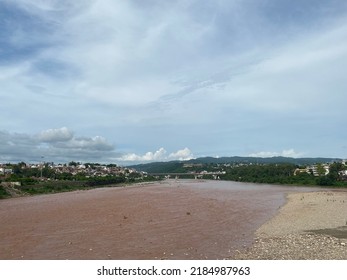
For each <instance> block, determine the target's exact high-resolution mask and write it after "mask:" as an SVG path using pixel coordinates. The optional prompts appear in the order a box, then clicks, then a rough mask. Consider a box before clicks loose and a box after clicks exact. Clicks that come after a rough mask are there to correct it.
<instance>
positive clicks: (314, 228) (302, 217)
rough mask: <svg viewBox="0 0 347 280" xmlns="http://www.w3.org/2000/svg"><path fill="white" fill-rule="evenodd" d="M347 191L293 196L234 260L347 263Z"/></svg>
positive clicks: (290, 195)
mask: <svg viewBox="0 0 347 280" xmlns="http://www.w3.org/2000/svg"><path fill="white" fill-rule="evenodd" d="M346 244H347V191H343V190H326V191H323V190H322V191H316V192H308V193H290V194H288V195H287V202H286V203H285V204H284V205H283V206H282V207H281V208H280V209H279V210H278V213H277V214H276V215H275V216H274V217H273V218H272V219H270V220H269V221H268V222H266V223H265V224H263V225H262V226H261V227H260V228H258V229H257V230H256V232H255V238H254V242H253V245H252V246H251V247H250V248H248V249H246V250H244V251H238V252H237V254H236V255H235V256H234V259H253V260H254V259H263V260H347V245H346Z"/></svg>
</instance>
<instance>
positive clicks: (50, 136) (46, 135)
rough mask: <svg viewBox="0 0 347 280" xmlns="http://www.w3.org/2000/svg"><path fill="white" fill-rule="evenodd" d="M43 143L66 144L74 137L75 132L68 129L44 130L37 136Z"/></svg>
mask: <svg viewBox="0 0 347 280" xmlns="http://www.w3.org/2000/svg"><path fill="white" fill-rule="evenodd" d="M37 137H38V139H39V140H40V141H42V142H65V141H69V140H71V139H72V137H73V132H72V131H71V130H69V129H68V128H66V127H62V128H55V129H48V130H44V131H42V132H40V133H39V135H38V136H37Z"/></svg>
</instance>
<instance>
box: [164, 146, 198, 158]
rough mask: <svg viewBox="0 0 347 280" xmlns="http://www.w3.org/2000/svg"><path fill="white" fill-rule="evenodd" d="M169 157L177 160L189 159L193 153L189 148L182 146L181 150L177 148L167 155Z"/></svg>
mask: <svg viewBox="0 0 347 280" xmlns="http://www.w3.org/2000/svg"><path fill="white" fill-rule="evenodd" d="M169 158H170V159H177V160H190V159H192V158H193V154H192V152H191V150H189V149H188V148H184V149H182V150H178V151H177V152H175V153H171V154H170V155H169Z"/></svg>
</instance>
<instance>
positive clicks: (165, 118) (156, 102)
mask: <svg viewBox="0 0 347 280" xmlns="http://www.w3.org/2000/svg"><path fill="white" fill-rule="evenodd" d="M346 73H347V1H345V0H331V1H326V0H300V1H293V0H206V1H198V0H196V1H194V0H172V1H171V0H170V1H163V0H147V1H143V0H124V1H115V0H74V1H68V0H0V163H1V162H3V163H4V162H20V161H25V162H40V161H54V162H60V163H62V162H69V161H72V160H74V161H80V162H103V163H116V164H119V165H129V164H135V163H140V162H151V161H168V160H187V159H191V158H197V157H203V156H213V157H222V156H261V157H271V156H289V157H338V158H347V129H346V125H347V122H346V120H347V118H346V112H347V110H346V109H345V108H346V107H347V79H346Z"/></svg>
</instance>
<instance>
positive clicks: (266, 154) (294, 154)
mask: <svg viewBox="0 0 347 280" xmlns="http://www.w3.org/2000/svg"><path fill="white" fill-rule="evenodd" d="M302 155H303V153H298V152H295V151H294V149H289V150H283V151H282V152H258V153H252V154H250V155H249V156H250V157H264V158H266V157H279V156H282V157H293V158H297V157H301V156H302Z"/></svg>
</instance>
